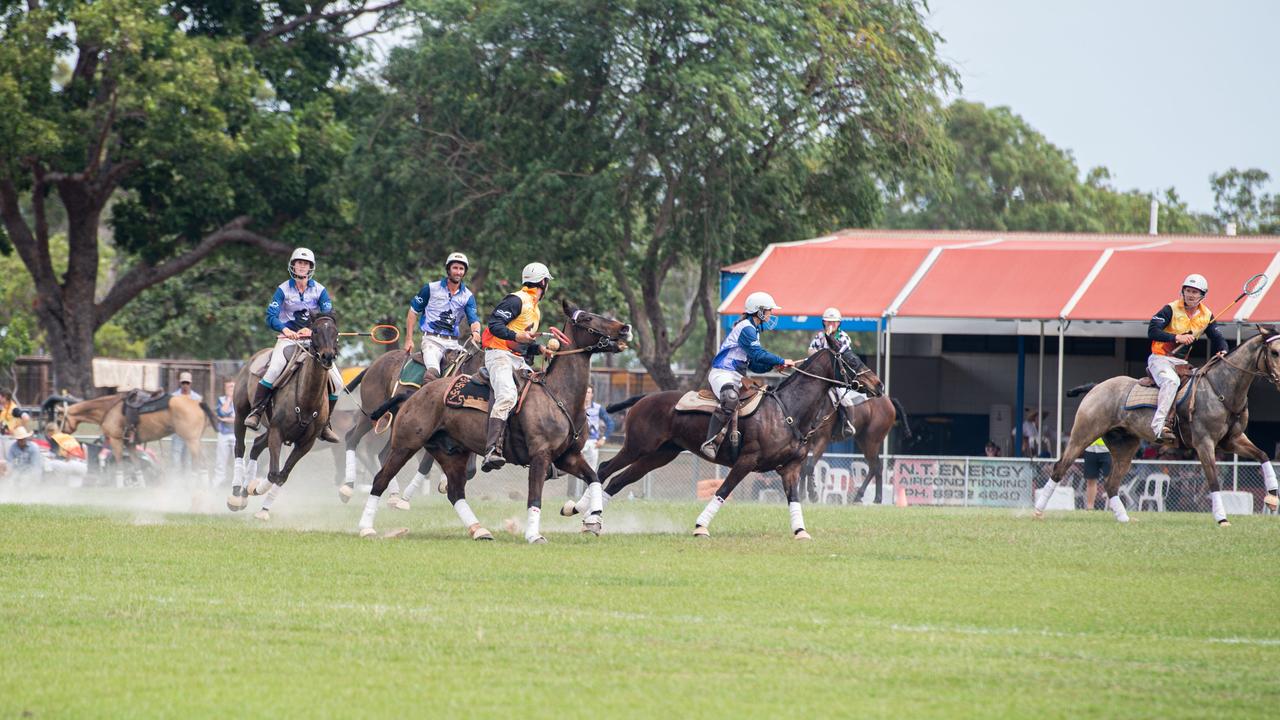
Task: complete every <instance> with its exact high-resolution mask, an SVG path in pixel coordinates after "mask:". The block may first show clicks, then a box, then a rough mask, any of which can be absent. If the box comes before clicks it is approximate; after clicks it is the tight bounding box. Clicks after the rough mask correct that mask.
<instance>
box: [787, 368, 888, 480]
mask: <svg viewBox="0 0 1280 720" xmlns="http://www.w3.org/2000/svg"><path fill="white" fill-rule="evenodd" d="M868 379H874V381H875V384H876V386H877V387H878V386H879V383H880V378H879V377H878V376H876V375H875V374H872V375H870V376H868ZM899 417H901V418H902V428H903V432H904V433H905V434H906V436H907V439H910V438H911V426H910V425H909V424H908V421H907V411H906V410H905V409H904V408H903V407H902V403H900V402H898V399H897V398H891V397H889V396H888V395H879V396H877V397H871V398H867V401H866V402H864V403H862V404H860V405H858V406H856V407H854V408H853V429H854V431H855V432H854V436H853V437H854V441H855V442H856V443H858V449H859V450H861V451H862V454H863V455H864V456H865V457H866V459H867V476H866V477H865V478H863V480H862V485H861V486H859V487H858V492H857V493H855V494H854V496H853V502H854V503H855V504H856V503H860V502H862V496H863V495H864V494H865V493H866V492H867V486H868V485H870V484H871V481H872V480H875V483H876V495H875V503H876V504H877V505H879V504H880V503H881V501H882V500H883V499H884V460H883V459H881V457H880V449H881V448H883V447H884V439H885V437H886V436H888V434H889V431H890V430H892V429H893V426H894V424H895V423H897V421H898V418H899ZM828 422H829V423H831V425H832V428H831V430H830V431H828V432H818V433H817V434H815V435H814V444H813V447H812V449H811V450H810V451H809V459H808V461H806V462H805V464H804V473H803V477H804V478H808V479H811V478H812V477H813V468H814V466H815V465H816V464H817V463H818V461H819V460H821V459H822V455H823V454H824V453H826V451H827V447H828V446H829V445H830V444H831V443H832V442H834V441H835V440H836V436H835V430H836V429H838V428H836V427H835V425H836V422H837V418H836V417H835V416H833V417H832V418H831V419H830V420H828Z"/></svg>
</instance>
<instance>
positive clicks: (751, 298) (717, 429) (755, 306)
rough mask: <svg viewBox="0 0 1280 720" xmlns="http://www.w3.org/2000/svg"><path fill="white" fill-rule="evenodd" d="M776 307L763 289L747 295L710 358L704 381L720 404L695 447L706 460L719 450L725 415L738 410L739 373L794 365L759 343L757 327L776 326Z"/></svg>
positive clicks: (769, 327)
mask: <svg viewBox="0 0 1280 720" xmlns="http://www.w3.org/2000/svg"><path fill="white" fill-rule="evenodd" d="M780 309H781V308H780V307H778V303H776V302H774V301H773V296H772V295H770V294H769V293H767V292H753V293H751V294H750V295H748V296H747V301H746V304H745V308H744V310H745V312H743V313H742V317H741V318H740V319H739V320H738V321H737V322H736V323H734V325H733V328H732V329H730V330H729V334H728V335H726V336H725V338H724V342H722V343H720V350H719V352H717V353H716V357H715V359H714V360H712V361H711V369H710V370H709V371H708V372H707V382H708V383H710V384H711V392H712V393H714V394H715V396H716V397H717V398H719V399H720V407H719V408H718V409H717V410H716V411H715V412H714V413H712V414H711V423H710V425H709V426H708V428H707V439H706V442H704V443H702V447H700V448H699V449H698V451H699V452H701V453H702V454H703V455H704V456H706V457H707V458H708V459H710V460H714V459H715V457H716V453H717V452H719V451H720V443H721V441H722V440H723V439H724V438H723V435H724V429H725V428H726V427H728V424H729V418H731V417H733V414H734V413H735V412H737V411H738V385H739V383H741V382H742V377H743V375H745V374H746V373H747V372H753V373H766V372H769V371H770V370H773V369H774V368H776V367H783V368H789V367H795V361H793V360H787V359H784V358H782V357H780V356H778V355H774V354H773V353H771V352H769V351H768V350H765V349H764V346H763V345H761V344H760V330H762V329H763V330H772V329H773V328H775V327H777V326H778V318H777V317H776V316H775V315H774V314H773V311H774V310H780Z"/></svg>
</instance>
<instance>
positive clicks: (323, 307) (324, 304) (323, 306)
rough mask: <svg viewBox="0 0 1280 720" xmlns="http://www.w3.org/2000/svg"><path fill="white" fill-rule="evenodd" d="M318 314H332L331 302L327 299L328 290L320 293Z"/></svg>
mask: <svg viewBox="0 0 1280 720" xmlns="http://www.w3.org/2000/svg"><path fill="white" fill-rule="evenodd" d="M319 304H320V312H322V313H328V312H333V300H331V299H329V288H325V289H324V290H321V291H320V300H319Z"/></svg>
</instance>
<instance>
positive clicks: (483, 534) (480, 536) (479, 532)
mask: <svg viewBox="0 0 1280 720" xmlns="http://www.w3.org/2000/svg"><path fill="white" fill-rule="evenodd" d="M471 539H472V540H489V541H492V540H493V533H491V532H489V531H488V530H486V529H484V528H482V527H478V528H476V529H475V530H472V531H471Z"/></svg>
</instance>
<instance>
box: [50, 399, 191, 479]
mask: <svg viewBox="0 0 1280 720" xmlns="http://www.w3.org/2000/svg"><path fill="white" fill-rule="evenodd" d="M126 395H128V393H113V394H111V395H103V396H102V397H98V398H93V399H92V400H84V401H81V402H78V403H74V404H71V405H67V406H65V409H64V410H63V412H62V418H61V422H60V423H59V429H60V430H61V431H62V432H64V433H68V434H70V433H74V432H75V431H76V428H77V427H79V426H80V423H82V422H91V423H94V424H96V425H98V426H99V427H100V428H101V429H102V434H103V436H105V437H106V438H107V444H108V445H110V446H111V455H112V457H114V458H117V459H118V460H123V461H124V462H127V463H129V464H130V468H131V469H132V463H133V458H132V455H130V454H126V453H125V442H124V433H125V429H126V425H127V424H128V423H127V421H126V419H125V415H124V399H125V396H126ZM168 400H169V402H168V407H166V408H164V409H162V410H156V411H154V412H148V413H145V414H143V415H141V416H139V418H138V427H137V430H136V431H135V434H134V438H133V443H134V444H137V443H144V442H150V441H152V440H159V439H161V438H165V437H168V436H170V435H177V436H178V437H180V438H182V441H183V442H185V443H186V445H187V450H188V451H189V452H190V453H191V462H192V467H193V468H199V467H201V462H202V449H201V443H200V437H201V436H202V435H204V429H205V427H206V425H205V423H206V422H207V423H208V426H209V427H217V419H216V418H214V416H213V411H212V410H211V409H209V406H208V405H206V404H205V403H203V402H197V401H195V400H192V399H191V398H189V397H184V396H182V395H172V396H170V397H169V399H168ZM131 474H132V473H131Z"/></svg>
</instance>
